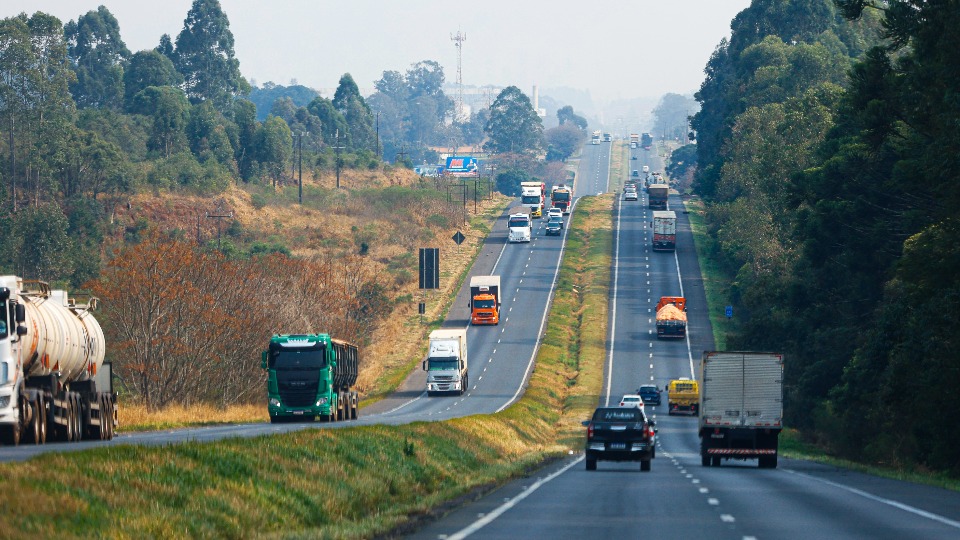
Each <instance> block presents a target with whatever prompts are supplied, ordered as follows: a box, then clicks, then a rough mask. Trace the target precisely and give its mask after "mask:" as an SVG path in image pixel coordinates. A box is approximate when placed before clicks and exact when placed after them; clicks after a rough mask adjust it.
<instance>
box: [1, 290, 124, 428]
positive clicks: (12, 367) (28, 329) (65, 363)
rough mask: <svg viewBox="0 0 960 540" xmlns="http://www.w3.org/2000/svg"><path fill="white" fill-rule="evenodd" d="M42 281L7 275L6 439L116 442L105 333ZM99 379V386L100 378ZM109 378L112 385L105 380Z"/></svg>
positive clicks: (91, 305) (86, 310)
mask: <svg viewBox="0 0 960 540" xmlns="http://www.w3.org/2000/svg"><path fill="white" fill-rule="evenodd" d="M96 306H97V299H96V298H93V297H91V298H89V299H87V302H86V303H83V304H80V303H77V302H76V300H74V299H71V298H69V296H68V295H67V292H66V291H59V290H50V287H49V286H48V285H47V284H46V283H44V282H41V281H26V280H24V279H22V278H20V277H17V276H0V442H2V443H3V444H8V445H17V444H20V442H21V440H27V441H29V442H32V443H34V444H43V443H45V442H46V441H47V439H48V438H50V439H53V440H61V441H79V440H81V439H105V440H106V439H112V438H113V434H114V430H115V428H116V425H117V399H116V394H114V393H113V392H112V391H111V390H112V389H111V388H109V386H110V383H109V381H110V378H109V376H107V377H104V375H105V374H106V375H109V371H108V370H106V373H104V372H101V370H104V364H103V358H104V338H103V330H102V329H101V328H100V324H99V323H98V322H97V320H96V318H94V316H93V314H92V313H91V312H92V311H93V310H94V309H95V308H96ZM98 380H99V381H100V384H101V387H103V386H106V388H101V389H100V391H98V389H97V381H98ZM104 381H106V384H104Z"/></svg>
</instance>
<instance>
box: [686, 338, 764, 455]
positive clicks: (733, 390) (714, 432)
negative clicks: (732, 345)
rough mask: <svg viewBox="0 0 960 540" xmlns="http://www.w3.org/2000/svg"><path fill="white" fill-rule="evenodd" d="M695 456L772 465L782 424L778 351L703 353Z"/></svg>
mask: <svg viewBox="0 0 960 540" xmlns="http://www.w3.org/2000/svg"><path fill="white" fill-rule="evenodd" d="M699 402H700V427H699V436H700V459H701V464H702V465H703V466H704V467H709V466H711V465H712V466H714V467H717V466H719V465H720V460H721V459H743V460H746V459H753V458H757V460H758V466H759V467H760V468H763V469H775V468H776V467H777V454H778V446H779V436H780V431H781V430H782V429H783V355H782V354H780V353H767V352H722V351H713V352H709V351H708V352H704V353H703V358H702V361H701V363H700V399H699Z"/></svg>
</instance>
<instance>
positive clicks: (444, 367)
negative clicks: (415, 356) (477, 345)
mask: <svg viewBox="0 0 960 540" xmlns="http://www.w3.org/2000/svg"><path fill="white" fill-rule="evenodd" d="M422 367H423V369H424V371H426V372H427V395H428V396H434V395H437V394H441V393H456V394H459V395H463V393H464V392H466V391H467V387H468V386H469V385H470V373H469V371H468V367H469V366H468V364H467V329H466V328H441V329H439V330H434V331H433V332H430V349H429V351H428V353H427V359H426V360H424V361H423V366H422Z"/></svg>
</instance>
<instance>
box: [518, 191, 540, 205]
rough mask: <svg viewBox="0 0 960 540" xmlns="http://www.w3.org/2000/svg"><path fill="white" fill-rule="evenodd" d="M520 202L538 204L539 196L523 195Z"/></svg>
mask: <svg viewBox="0 0 960 540" xmlns="http://www.w3.org/2000/svg"><path fill="white" fill-rule="evenodd" d="M520 200H521V201H523V204H540V194H539V193H538V194H536V195H524V196H523V197H521V199H520Z"/></svg>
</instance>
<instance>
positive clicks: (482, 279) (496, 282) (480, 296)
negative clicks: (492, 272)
mask: <svg viewBox="0 0 960 540" xmlns="http://www.w3.org/2000/svg"><path fill="white" fill-rule="evenodd" d="M469 307H470V322H471V323H473V324H500V276H473V277H472V278H470V305H469Z"/></svg>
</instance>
